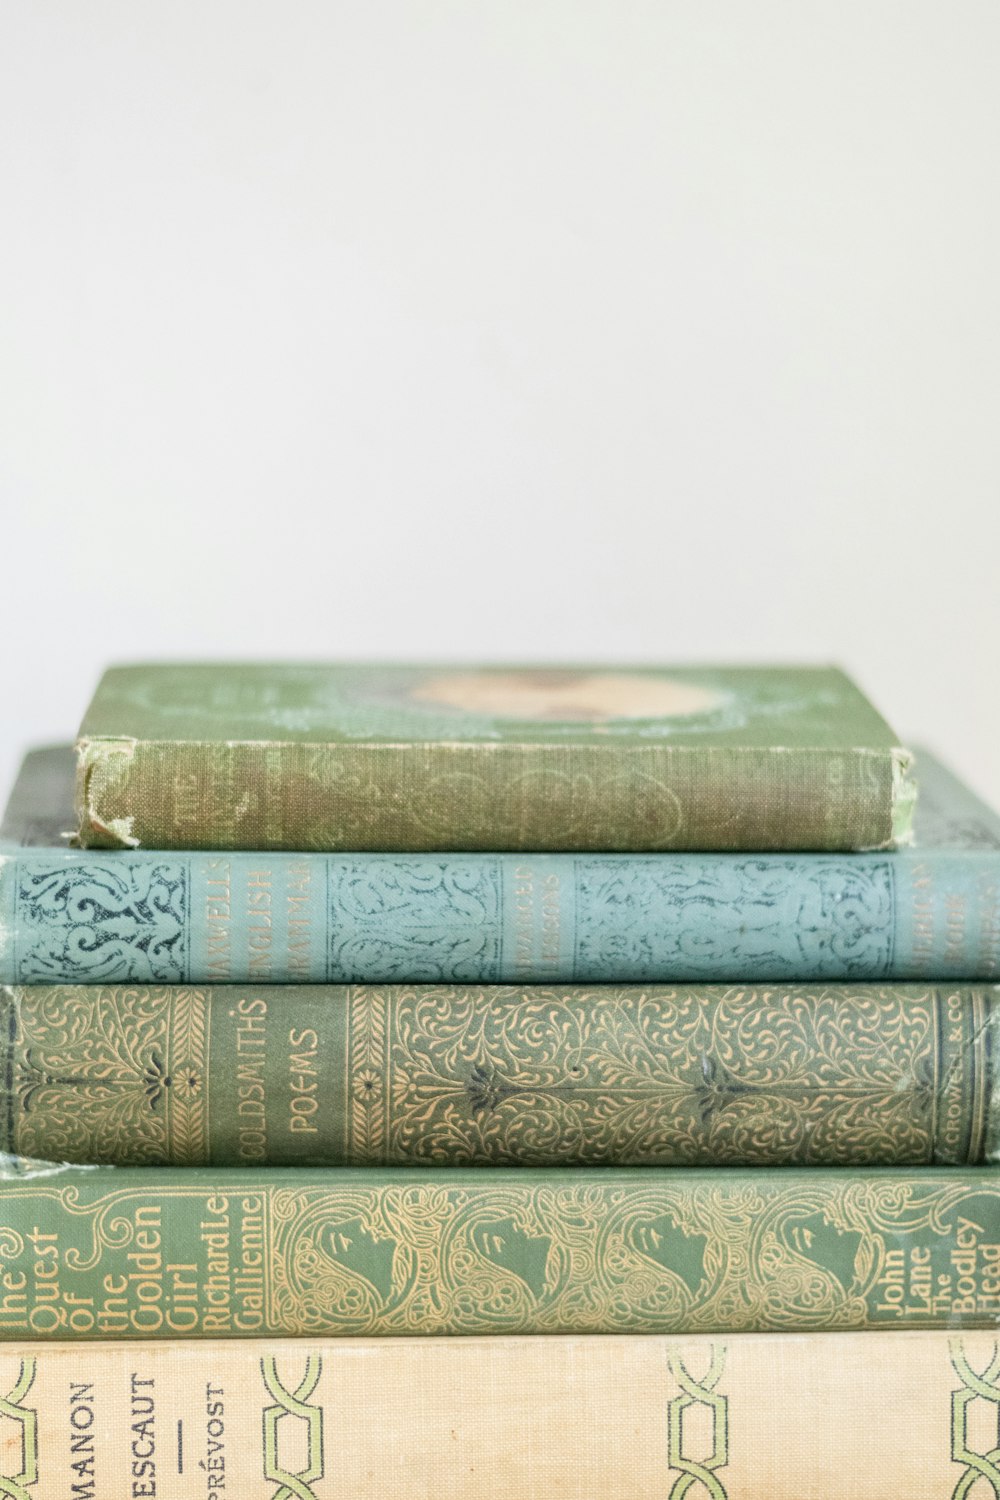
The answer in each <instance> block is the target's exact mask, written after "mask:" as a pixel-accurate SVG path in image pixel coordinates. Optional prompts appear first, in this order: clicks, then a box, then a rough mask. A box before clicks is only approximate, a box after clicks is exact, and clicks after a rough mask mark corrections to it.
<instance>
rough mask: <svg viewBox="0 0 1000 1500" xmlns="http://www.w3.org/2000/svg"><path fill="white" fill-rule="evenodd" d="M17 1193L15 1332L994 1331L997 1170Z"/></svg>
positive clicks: (9, 1330) (0, 1332) (5, 1288)
mask: <svg viewBox="0 0 1000 1500" xmlns="http://www.w3.org/2000/svg"><path fill="white" fill-rule="evenodd" d="M21 1173H22V1175H17V1176H13V1177H8V1178H7V1179H4V1180H0V1340H5V1341H8V1342H9V1341H13V1342H23V1340H25V1339H28V1338H41V1339H45V1338H56V1339H58V1338H82V1337H87V1338H141V1337H143V1336H145V1337H171V1336H172V1337H184V1338H205V1337H216V1338H230V1337H232V1338H244V1337H250V1336H259V1337H271V1336H280V1335H283V1334H289V1335H296V1336H297V1335H312V1336H322V1335H338V1336H343V1335H365V1334H368V1335H373V1336H376V1335H377V1336H380V1337H381V1336H385V1335H412V1334H421V1335H423V1334H485V1333H678V1332H682V1333H718V1332H729V1333H737V1332H748V1333H749V1332H759V1331H765V1330H772V1329H773V1330H795V1331H800V1332H805V1331H808V1330H819V1329H862V1328H873V1329H878V1328H881V1329H887V1328H953V1329H954V1328H979V1327H982V1328H994V1329H995V1327H996V1324H997V1321H998V1318H1000V1176H998V1174H997V1173H996V1172H995V1171H994V1170H991V1169H989V1168H981V1167H978V1168H977V1167H970V1168H966V1169H964V1170H961V1169H959V1170H943V1169H939V1168H936V1167H928V1168H925V1169H924V1170H922V1171H920V1170H917V1171H910V1172H900V1171H896V1170H888V1169H881V1170H879V1169H875V1170H871V1171H853V1170H852V1171H846V1170H841V1169H839V1168H835V1167H834V1168H827V1169H822V1168H819V1169H816V1170H805V1169H802V1170H800V1169H797V1168H794V1167H790V1168H788V1170H786V1171H773V1170H766V1169H765V1170H762V1171H755V1170H750V1169H734V1170H733V1171H731V1172H719V1171H705V1172H703V1171H698V1170H695V1169H692V1170H685V1169H683V1168H680V1169H676V1170H674V1169H671V1168H663V1169H656V1168H649V1169H644V1168H634V1169H629V1168H606V1169H604V1170H600V1169H596V1170H580V1171H576V1172H560V1171H551V1172H546V1171H530V1170H519V1169H508V1168H503V1167H498V1168H495V1169H493V1170H490V1169H488V1168H487V1169H477V1168H467V1169H465V1170H461V1169H459V1170H455V1169H451V1168H445V1167H442V1168H439V1169H436V1170H434V1169H424V1168H411V1169H409V1170H406V1169H399V1170H387V1169H383V1170H373V1171H366V1170H362V1169H354V1170H352V1169H350V1168H343V1169H336V1168H326V1169H324V1168H316V1169H307V1168H302V1167H289V1168H286V1169H285V1170H284V1171H282V1170H280V1169H279V1170H274V1171H254V1170H247V1169H245V1168H239V1167H236V1168H203V1167H192V1168H190V1169H189V1170H187V1171H183V1170H177V1169H174V1168H171V1167H162V1168H156V1167H148V1168H146V1167H122V1168H116V1167H97V1168H87V1167H66V1166H64V1167H59V1166H53V1165H51V1164H48V1165H46V1164H40V1165H38V1166H35V1167H32V1168H29V1169H28V1171H27V1172H26V1173H25V1171H24V1167H23V1165H22V1167H21Z"/></svg>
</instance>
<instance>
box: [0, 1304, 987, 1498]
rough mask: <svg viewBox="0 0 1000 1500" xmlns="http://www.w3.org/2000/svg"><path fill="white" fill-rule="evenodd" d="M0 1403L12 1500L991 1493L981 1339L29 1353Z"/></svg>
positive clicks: (3, 1467)
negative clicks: (484, 1487)
mask: <svg viewBox="0 0 1000 1500" xmlns="http://www.w3.org/2000/svg"><path fill="white" fill-rule="evenodd" d="M0 1412H2V1414H3V1418H4V1429H5V1434H6V1437H7V1441H6V1442H5V1444H4V1447H3V1450H2V1454H0V1494H2V1495H4V1496H7V1497H10V1500H49V1497H55V1496H57V1495H72V1496H75V1497H79V1500H136V1497H137V1496H143V1495H147V1496H153V1495H157V1494H164V1495H169V1496H170V1500H208V1497H213V1496H227V1495H238V1496H240V1497H241V1500H258V1497H259V1500H290V1497H292V1496H295V1497H297V1500H357V1497H358V1496H363V1495H378V1496H380V1497H382V1500H468V1496H469V1490H470V1481H471V1482H472V1483H473V1484H475V1483H476V1482H477V1481H480V1482H481V1483H482V1484H486V1483H487V1477H488V1488H489V1492H490V1493H494V1494H502V1495H510V1496H516V1497H528V1496H541V1495H556V1494H557V1495H559V1496H561V1497H564V1500H594V1496H597V1495H599V1496H600V1497H601V1500H685V1497H693V1496H696V1495H697V1496H704V1497H708V1500H802V1497H804V1496H822V1497H823V1500H858V1497H859V1496H882V1495H885V1496H895V1495H905V1496H906V1497H907V1500H953V1497H954V1496H956V1495H958V1496H964V1495H966V1494H973V1495H974V1494H975V1493H976V1491H977V1489H980V1488H982V1489H983V1493H987V1494H989V1493H992V1494H996V1493H998V1492H1000V1457H998V1454H997V1450H996V1446H995V1438H996V1421H997V1415H998V1413H1000V1346H998V1343H997V1340H996V1338H995V1337H994V1336H993V1335H990V1334H975V1333H973V1334H955V1335H949V1334H947V1333H912V1334H907V1333H903V1334H892V1335H882V1334H871V1333H866V1334H842V1335H837V1334H823V1335H816V1336H805V1337H800V1338H789V1337H787V1336H782V1335H771V1336H767V1335H759V1336H753V1335H749V1336H747V1335H739V1334H736V1335H730V1336H722V1337H717V1338H699V1337H689V1336H685V1337H680V1338H677V1339H664V1338H628V1337H624V1338H621V1337H620V1338H575V1337H562V1338H548V1339H520V1338H505V1339H499V1338H498V1339H480V1338H472V1339H463V1340H451V1339H423V1340H403V1339H387V1340H382V1341H379V1342H371V1341H367V1340H364V1339H350V1340H340V1341H337V1342H334V1341H330V1340H316V1339H301V1340H294V1341H293V1340H287V1341H273V1340H272V1341H258V1340H250V1341H245V1342H242V1343H240V1342H234V1341H218V1342H215V1341H213V1342H208V1343H202V1344H195V1343H182V1342H176V1343H175V1342H162V1343H153V1342H141V1343H133V1344H122V1343H115V1342H100V1343H96V1344H88V1345H86V1346H82V1345H79V1344H75V1345H74V1344H65V1343H62V1344H37V1343H28V1344H25V1345H23V1346H22V1347H21V1348H19V1349H17V1350H10V1351H8V1352H5V1353H0ZM988 1424H992V1427H993V1435H992V1437H991V1436H990V1432H989V1425H988Z"/></svg>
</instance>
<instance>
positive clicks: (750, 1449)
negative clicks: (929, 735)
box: [0, 664, 1000, 1500]
mask: <svg viewBox="0 0 1000 1500" xmlns="http://www.w3.org/2000/svg"><path fill="white" fill-rule="evenodd" d="M917 772H918V773H919V774H918V775H915V773H914V765H913V761H912V757H911V756H910V755H909V754H908V753H907V752H906V751H905V750H903V749H901V748H900V747H899V746H898V745H897V742H896V739H895V736H894V735H893V733H892V731H891V730H890V729H889V728H888V726H887V725H886V724H885V722H884V721H883V720H882V718H881V717H880V716H879V715H878V714H877V713H876V711H875V710H874V709H873V708H872V707H871V705H870V704H869V703H868V702H867V701H866V699H865V698H864V697H863V695H862V694H861V693H860V692H859V691H858V689H857V688H856V687H855V686H854V685H853V684H852V683H851V682H850V681H849V680H848V679H847V678H846V677H845V676H844V675H843V674H841V673H840V672H838V671H835V670H833V669H825V668H824V669H819V668H789V669H779V668H769V669H750V668H742V667H739V668H717V669H714V668H707V667H704V668H703V667H698V668H689V669H662V670H661V669H653V668H611V667H599V668H593V669H585V668H579V667H577V668H572V669H560V670H556V669H542V668H525V667H486V668H481V669H473V668H471V667H454V666H452V667H449V666H427V667H413V666H408V667H389V666H370V667H361V666H339V667H326V666H318V665H302V666H292V665H283V666H253V665H246V664H243V665H228V666H209V665H190V664H189V665H178V666H168V665H154V666H149V665H147V666H136V667H128V668H117V669H113V670H111V671H109V672H108V673H107V674H106V675H105V677H104V679H103V680H102V682H101V684H100V686H99V688H98V691H97V693H96V696H95V698H94V700H93V703H92V705H91V707H90V709H89V710H88V712H87V715H86V717H85V720H84V723H83V726H82V729H81V732H80V737H79V740H78V743H77V746H76V754H75V765H74V757H73V756H72V755H71V753H70V752H69V751H68V750H61V749H53V750H40V751H36V752H34V753H32V754H31V755H29V756H28V758H27V761H26V763H25V767H24V770H23V773H22V775H21V777H20V779H19V781H18V784H17V786H16V787H15V790H14V793H13V796H12V798H11V802H10V806H9V811H8V814H7V818H6V821H5V824H4V827H3V831H2V844H0V980H2V981H3V986H4V987H3V989H2V990H0V996H2V1004H3V1017H2V1037H3V1043H2V1045H3V1070H4V1093H3V1124H2V1130H3V1141H2V1142H0V1146H2V1148H3V1150H4V1152H5V1153H6V1155H5V1158H4V1159H5V1167H4V1171H3V1175H2V1180H0V1340H3V1341H4V1342H3V1343H2V1344H0V1437H2V1439H3V1441H2V1442H0V1496H6V1497H12V1500H55V1497H56V1496H60V1495H65V1496H72V1497H77V1500H86V1497H91V1500H137V1497H159V1500H204V1497H213V1496H219V1497H227V1496H231V1497H238V1500H257V1497H260V1500H293V1497H294V1500H333V1497H336V1500H341V1497H343V1500H347V1497H350V1500H361V1497H368V1496H371V1497H375V1496H378V1497H379V1500H387V1497H399V1500H404V1497H405V1500H423V1497H427V1500H430V1497H433V1500H459V1497H462V1500H467V1497H468V1495H469V1493H470V1491H471V1492H478V1491H486V1492H488V1493H491V1494H492V1493H499V1494H504V1495H508V1496H511V1497H513V1500H533V1497H541V1496H545V1497H550V1496H553V1495H559V1496H563V1497H566V1500H654V1497H655V1500H709V1497H711V1500H786V1497H787V1500H793V1497H794V1500H841V1497H843V1500H847V1497H850V1500H867V1497H872V1500H874V1497H876V1496H878V1497H886V1496H896V1495H898V1496H904V1495H905V1496H906V1497H907V1500H920V1497H932V1496H933V1497H939V1496H940V1497H946V1496H952V1495H954V1496H961V1497H966V1496H970V1497H974V1496H978V1495H979V1494H983V1495H990V1494H992V1495H1000V1445H998V1441H997V1430H998V1429H997V1421H998V1414H1000V1344H998V1340H997V1335H996V1325H997V1323H998V1320H1000V1178H998V1177H997V1175H996V1172H995V1169H994V1166H993V1165H992V1164H993V1162H994V1161H995V1159H996V1156H997V1140H998V1135H1000V1115H998V1105H997V1104H996V1102H995V1101H996V1098H997V1097H998V1088H1000V1085H998V1080H997V1064H996V1058H997V1055H998V1043H1000V1032H998V1036H997V1038H995V1037H994V1031H995V1030H997V1027H998V1026H1000V1021H998V1016H1000V1010H998V991H996V990H995V989H994V988H993V986H992V984H991V983H990V981H991V980H992V979H993V978H994V977H995V976H996V974H997V971H998V967H1000V819H997V818H996V817H995V816H994V815H993V814H992V813H990V812H989V811H987V810H986V809H985V808H984V807H982V805H981V804H980V803H979V802H978V801H977V800H976V799H975V797H974V796H973V795H972V794H971V793H970V792H969V791H968V790H966V789H965V788H963V787H962V786H961V785H960V784H958V783H957V782H956V781H955V780H954V778H953V777H951V776H950V775H949V774H948V772H947V771H945V770H944V769H943V768H942V767H940V766H939V765H937V764H936V763H935V762H934V761H933V759H932V758H931V757H930V756H925V755H923V754H921V755H920V757H919V762H918V765H917ZM918 781H919V787H920V797H919V800H918V799H917V797H916V789H917V784H918Z"/></svg>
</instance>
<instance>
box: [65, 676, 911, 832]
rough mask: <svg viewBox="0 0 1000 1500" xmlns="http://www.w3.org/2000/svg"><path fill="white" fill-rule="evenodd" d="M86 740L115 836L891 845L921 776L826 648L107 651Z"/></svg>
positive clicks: (100, 809)
mask: <svg viewBox="0 0 1000 1500" xmlns="http://www.w3.org/2000/svg"><path fill="white" fill-rule="evenodd" d="M77 752H78V776H77V813H78V819H79V829H78V834H79V841H80V843H81V844H83V845H85V846H94V847H112V848H114V847H127V848H136V847H140V846H142V847H148V848H154V849H218V850H225V849H256V850H272V849H301V850H307V849H312V850H326V851H333V850H342V849H355V850H358V849H360V850H372V851H374V850H400V851H406V850H452V851H456V850H470V849H480V850H529V849H530V850H533V851H535V852H542V851H545V850H566V851H575V850H656V849H673V850H678V849H754V850H757V849H760V850H764V849H789V850H791V849H816V850H835V849H882V848H889V847H891V846H893V845H895V844H898V843H902V842H905V841H906V840H907V838H908V836H909V830H910V818H911V812H912V804H913V798H914V795H915V792H914V785H913V782H912V780H911V779H910V776H909V766H910V757H909V756H908V754H907V753H906V752H905V751H904V750H902V749H901V748H900V747H899V746H898V744H897V741H896V737H895V735H894V734H893V733H892V731H891V729H890V728H889V727H888V725H887V724H886V723H885V721H884V720H883V719H882V718H881V717H880V716H879V714H877V713H876V711H875V710H874V708H872V706H871V704H870V703H869V702H868V701H867V699H866V698H865V697H864V696H863V695H862V693H861V692H860V691H859V690H858V688H857V687H855V686H854V684H853V683H852V682H850V681H849V680H848V678H846V677H845V676H844V674H843V673H842V672H840V671H837V670H836V669H834V668H826V667H823V668H818V667H782V668H778V667H766V668H754V667H676V668H674V667H671V668H659V667H610V666H603V667H602V666H597V667H581V666H576V667H563V668H552V667H507V666H490V667H470V666H454V665H452V666H449V665H434V666H384V665H371V666H360V665H340V666H324V665H317V664H305V665H289V664H284V665H261V664H246V663H239V664H221V665H219V664H217V665H209V664H181V665H168V664H159V665H157V664H153V665H141V666H127V667H116V668H112V669H111V670H110V671H109V672H107V673H106V674H105V676H104V678H103V679H102V681H101V683H100V685H99V687H98V689H97V693H96V695H95V697H94V700H93V702H92V703H91V705H90V708H89V709H88V710H87V713H86V716H85V718H84V721H83V725H82V728H81V730H80V736H79V740H78V743H77Z"/></svg>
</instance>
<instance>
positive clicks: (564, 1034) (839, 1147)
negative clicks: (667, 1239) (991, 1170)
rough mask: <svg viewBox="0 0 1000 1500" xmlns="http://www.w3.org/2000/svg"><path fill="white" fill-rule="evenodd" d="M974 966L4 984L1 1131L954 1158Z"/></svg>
mask: <svg viewBox="0 0 1000 1500" xmlns="http://www.w3.org/2000/svg"><path fill="white" fill-rule="evenodd" d="M998 1043H1000V990H997V989H996V988H994V987H991V986H988V985H940V986H939V985H920V984H898V985H866V984H855V985H823V984H819V985H808V984H806V985H791V986H789V985H767V986H765V985H731V986H724V985H718V986H713V985H649V986H643V987H639V986H616V985H595V986H589V987H588V986H579V985H578V986H570V985H558V984H556V985H527V986H499V985H497V986H490V985H485V986H483V985H473V986H469V985H273V986H267V985H248V986H236V985H233V986H227V985H221V986H215V987H197V986H181V985H177V986H171V985H143V984H130V985H107V986H100V985H93V986H82V985H81V986H74V985H60V986H54V987H51V988H45V987H40V986H39V987H31V988H13V987H12V988H8V989H0V1079H2V1093H0V1106H2V1108H0V1150H4V1151H8V1152H12V1153H14V1154H16V1155H21V1156H33V1157H43V1158H47V1159H50V1160H56V1161H71V1162H80V1163H97V1162H103V1163H109V1164H111V1165H119V1166H121V1165H129V1166H131V1165H136V1166H143V1165H149V1166H159V1165H165V1164H166V1165H174V1166H211V1165H214V1166H249V1167H256V1166H297V1165H309V1166H319V1165H325V1166H382V1165H385V1166H452V1167H458V1166H530V1167H559V1166H562V1167H581V1166H622V1165H633V1166H701V1167H706V1166H727V1167H728V1166H740V1165H744V1166H772V1167H778V1166H781V1167H786V1166H790V1165H805V1166H836V1165H840V1166H848V1165H852V1166H865V1165H899V1166H925V1165H934V1164H936V1165H955V1166H963V1165H966V1164H975V1163H979V1162H986V1161H995V1160H997V1159H998V1155H1000V1105H998V1099H997V1083H996V1064H995V1059H996V1056H997V1053H998Z"/></svg>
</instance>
